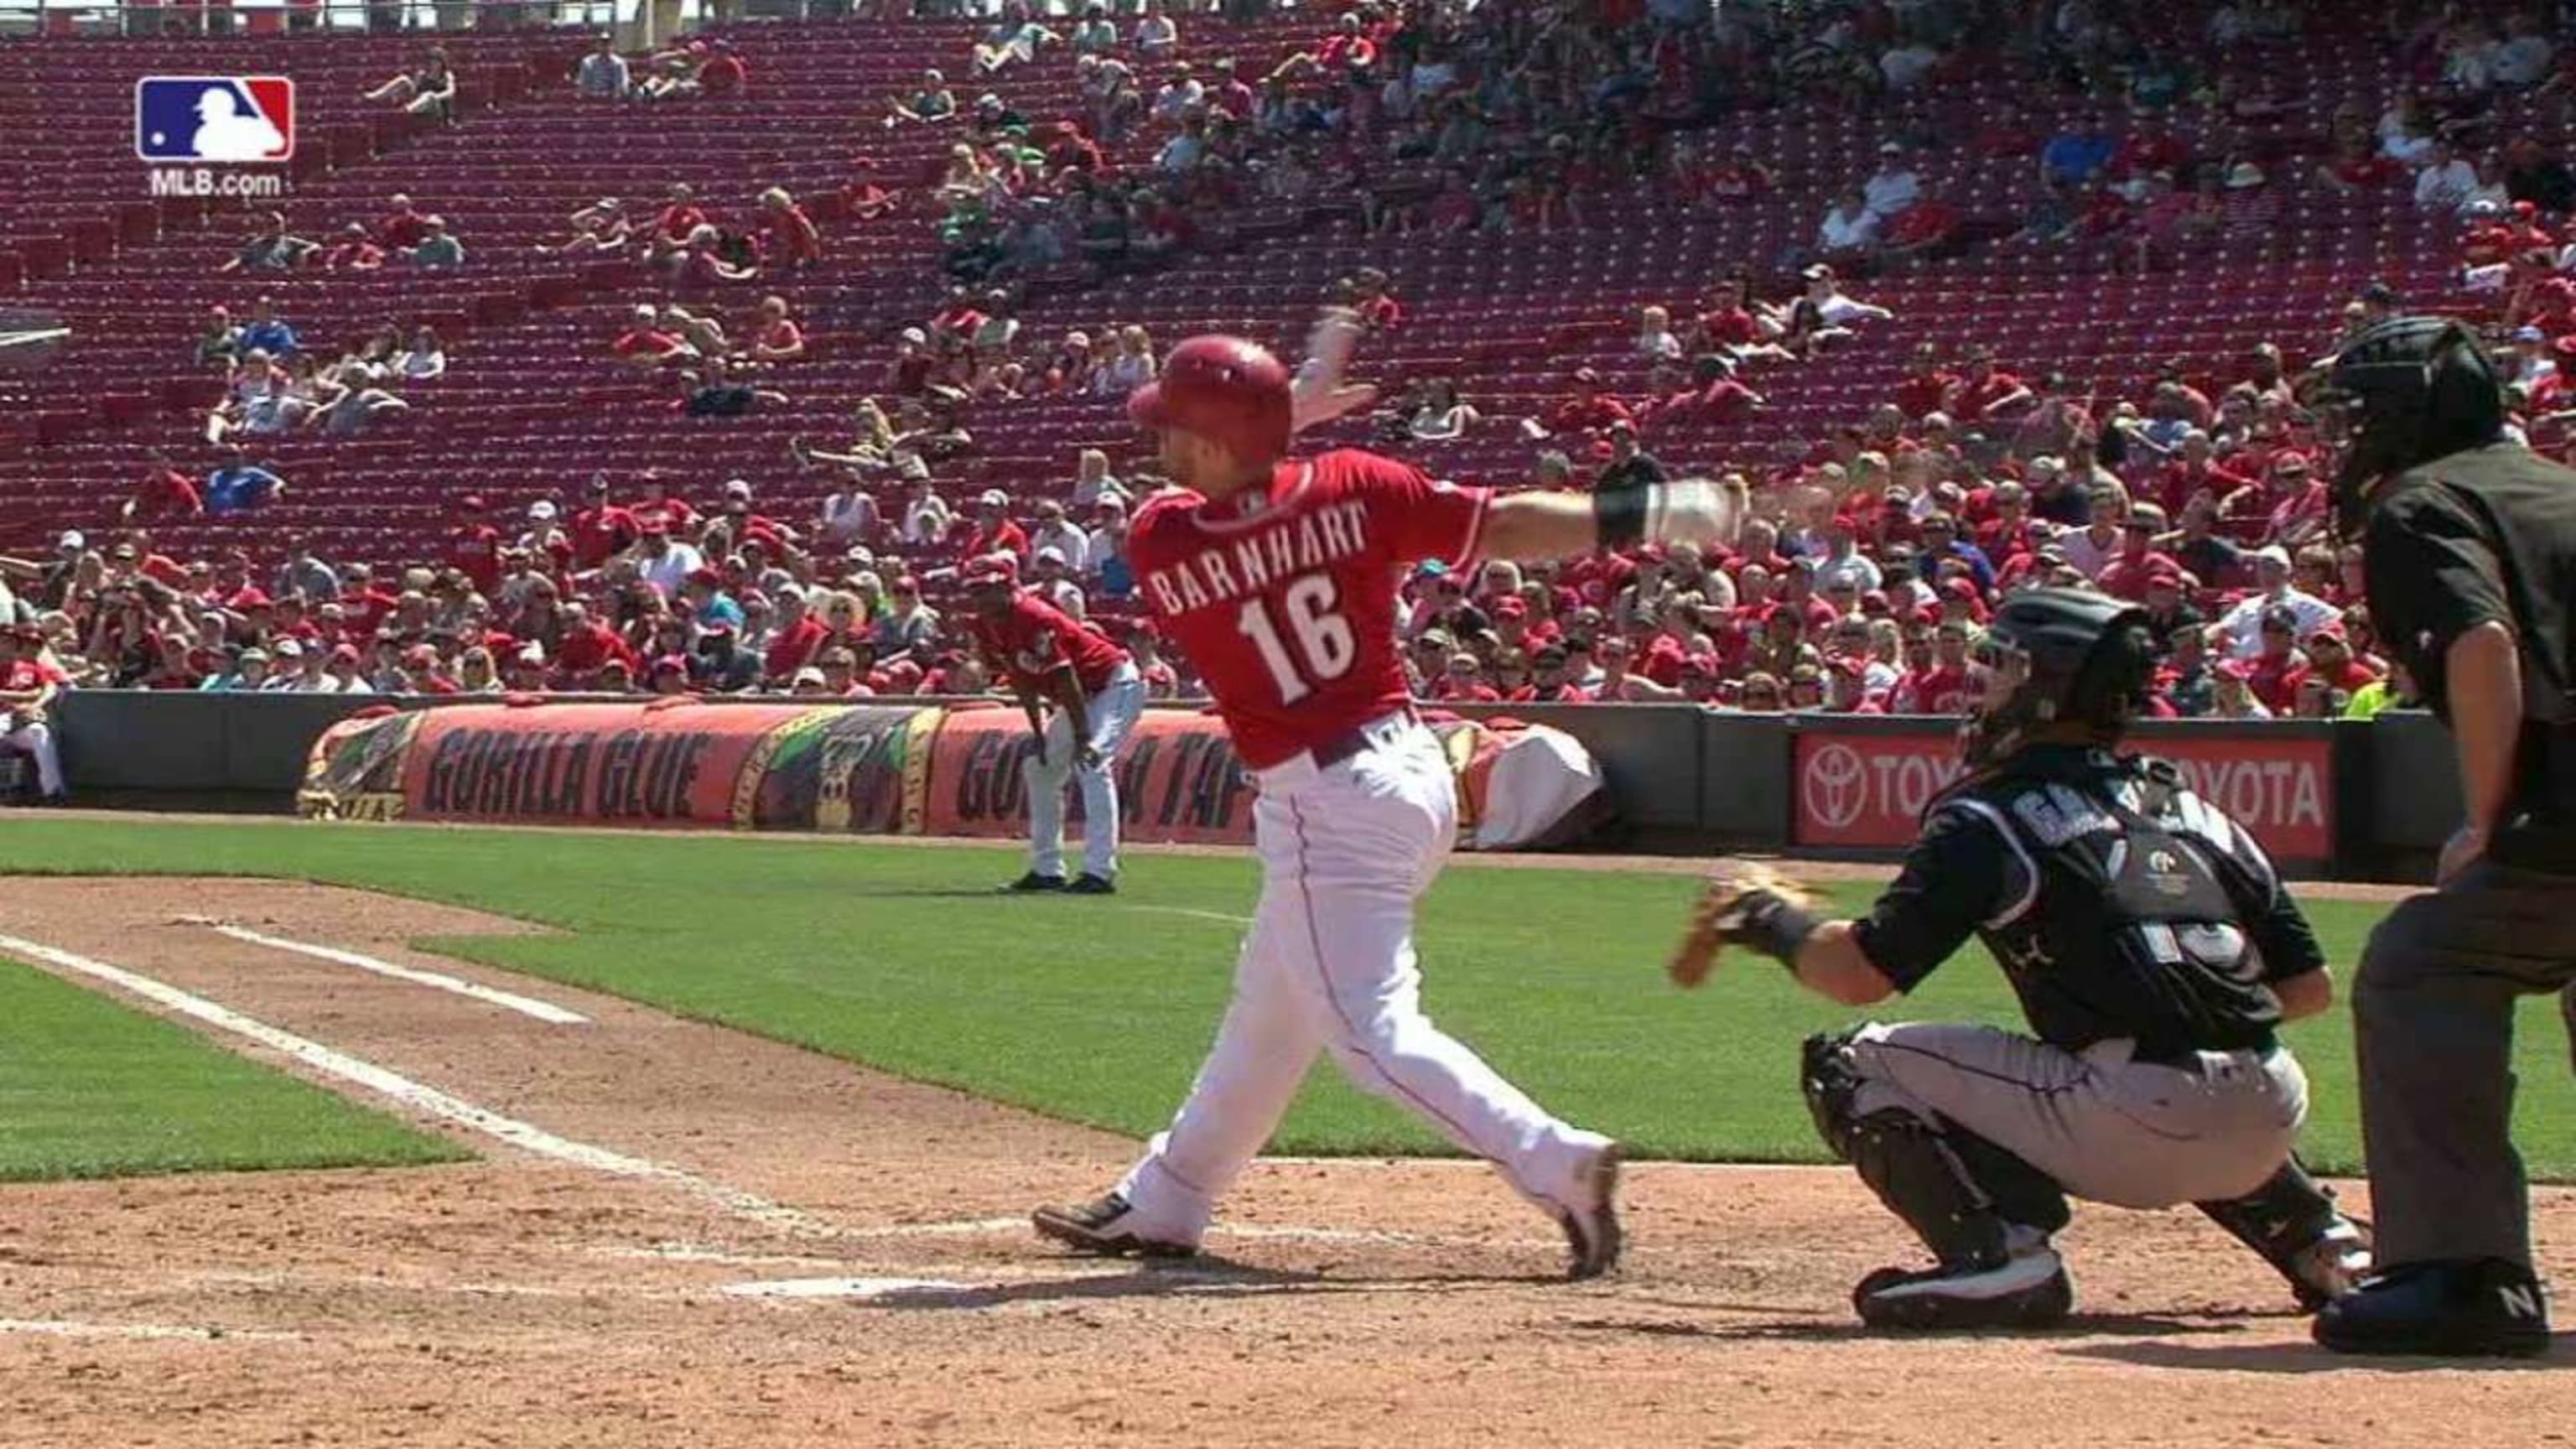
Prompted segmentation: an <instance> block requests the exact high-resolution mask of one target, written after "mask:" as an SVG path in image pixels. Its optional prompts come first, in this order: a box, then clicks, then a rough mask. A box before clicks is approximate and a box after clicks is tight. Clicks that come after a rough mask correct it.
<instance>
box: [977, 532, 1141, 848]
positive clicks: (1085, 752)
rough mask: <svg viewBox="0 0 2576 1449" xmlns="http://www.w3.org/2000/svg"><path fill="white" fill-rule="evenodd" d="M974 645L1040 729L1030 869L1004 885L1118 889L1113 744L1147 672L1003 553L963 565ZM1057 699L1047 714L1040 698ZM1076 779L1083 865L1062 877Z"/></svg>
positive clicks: (1129, 726) (1032, 772)
mask: <svg viewBox="0 0 2576 1449" xmlns="http://www.w3.org/2000/svg"><path fill="white" fill-rule="evenodd" d="M962 572H963V573H964V575H965V580H966V587H967V591H968V593H969V595H970V596H971V597H972V599H973V602H974V606H975V614H974V618H973V621H972V623H973V627H974V631H975V643H976V647H977V648H978V649H979V650H980V651H981V652H982V653H983V656H984V662H985V663H986V664H987V665H988V666H990V667H991V669H992V671H993V677H994V678H995V679H997V680H1000V681H1002V682H1004V683H1006V684H1007V685H1008V686H1009V687H1010V690H1011V692H1012V693H1013V694H1014V695H1016V696H1018V698H1019V701H1020V708H1021V709H1022V710H1024V711H1026V712H1027V714H1028V717H1029V732H1030V733H1031V734H1033V735H1035V736H1036V737H1037V749H1036V753H1035V754H1034V755H1032V756H1031V757H1030V760H1029V764H1028V768H1027V769H1026V770H1024V771H1023V772H1022V775H1021V778H1022V780H1023V782H1024V783H1025V784H1026V785H1027V788H1028V794H1029V869H1028V873H1027V874H1026V875H1023V876H1021V877H1020V878H1019V879H1018V880H1016V881H1013V882H1012V883H1011V884H1010V885H1009V886H1008V887H1007V889H1010V890H1014V891H1070V892H1071V893H1073V894H1075V895H1086V896H1105V895H1110V894H1112V893H1114V892H1115V891H1116V890H1117V889H1118V775H1117V770H1116V765H1117V759H1118V746H1119V745H1120V744H1121V743H1123V742H1124V741H1125V740H1126V738H1127V736H1128V735H1129V733H1131V732H1132V731H1134V729H1135V728H1136V716H1137V715H1138V714H1139V713H1140V712H1141V711H1143V709H1144V708H1145V681H1144V677H1143V676H1142V675H1140V674H1138V673H1137V672H1136V661H1135V660H1134V659H1132V658H1130V657H1129V656H1128V653H1127V651H1126V650H1124V649H1122V648H1120V647H1118V646H1117V645H1115V644H1112V643H1110V642H1109V641H1108V640H1106V639H1103V638H1101V637H1100V636H1099V635H1097V634H1094V633H1092V632H1091V631H1090V630H1088V629H1085V628H1084V627H1082V625H1080V624H1079V623H1076V622H1075V621H1074V619H1073V618H1072V616H1070V615H1068V614H1066V613H1065V612H1064V611H1063V610H1061V609H1058V608H1057V607H1056V606H1055V605H1053V604H1050V603H1048V602H1046V601H1045V600H1044V599H1041V598H1039V597H1038V596H1037V595H1035V594H1033V593H1031V592H1029V591H1028V590H1026V589H1024V588H1021V587H1020V570H1019V561H1018V560H1017V559H1015V558H1013V557H1012V556H1011V555H1010V554H1007V553H996V554H987V555H985V556H983V557H981V558H975V559H969V560H968V561H967V563H966V566H965V568H964V570H963V571H962ZM1049 704H1052V705H1054V706H1055V712H1054V715H1053V717H1052V718H1051V719H1050V718H1049V716H1048V714H1047V711H1046V708H1045V707H1046V706H1047V705H1049ZM1068 777H1071V778H1073V779H1075V780H1078V781H1079V782H1080V784H1081V788H1082V818H1083V825H1082V875H1081V877H1080V878H1079V879H1077V880H1075V881H1073V882H1072V883H1070V884H1067V883H1066V881H1065V878H1064V787H1065V781H1066V779H1067V778H1068Z"/></svg>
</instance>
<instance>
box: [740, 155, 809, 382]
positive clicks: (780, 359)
mask: <svg viewBox="0 0 2576 1449" xmlns="http://www.w3.org/2000/svg"><path fill="white" fill-rule="evenodd" d="M781 194H782V195H783V194H784V193H781ZM736 356H737V359H738V360H740V361H744V362H748V363H750V364H752V365H753V366H756V367H777V366H780V365H782V364H785V363H790V362H801V361H803V360H804V358H805V333H804V332H803V330H802V329H800V328H798V327H797V325H796V319H795V318H793V317H791V316H789V315H788V313H787V299H786V298H784V297H779V296H768V297H763V298H761V299H760V310H759V312H758V314H757V315H756V317H755V318H754V320H753V323H752V329H751V346H750V347H748V348H746V349H745V350H743V351H742V352H740V353H738V354H736Z"/></svg>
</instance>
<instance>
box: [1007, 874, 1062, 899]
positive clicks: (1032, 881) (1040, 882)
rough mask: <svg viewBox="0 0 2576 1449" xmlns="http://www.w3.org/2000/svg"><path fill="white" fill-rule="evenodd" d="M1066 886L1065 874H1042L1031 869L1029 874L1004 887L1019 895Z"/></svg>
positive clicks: (1056, 889) (1059, 888)
mask: <svg viewBox="0 0 2576 1449" xmlns="http://www.w3.org/2000/svg"><path fill="white" fill-rule="evenodd" d="M1064 888H1065V884H1064V877H1063V876H1060V875H1040V874H1038V873H1037V872H1036V871H1030V872H1029V873H1028V874H1027V875H1024V876H1021V877H1020V878H1019V879H1018V880H1015V881H1013V882H1011V883H1010V884H1009V885H1006V886H1004V887H1002V889H1003V890H1005V891H1010V892H1013V893H1016V894H1019V895H1034V894H1037V893H1038V892H1041V891H1060V890H1063V889H1064Z"/></svg>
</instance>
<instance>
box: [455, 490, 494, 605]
mask: <svg viewBox="0 0 2576 1449" xmlns="http://www.w3.org/2000/svg"><path fill="white" fill-rule="evenodd" d="M457 508H458V511H459V512H460V513H462V514H463V515H464V521H463V522H461V523H459V524H457V525H456V527H455V529H454V530H453V531H452V532H450V533H449V534H448V535H447V562H448V564H449V566H451V567H453V568H454V569H455V570H456V571H457V572H459V573H461V574H463V575H465V577H466V578H468V579H471V580H472V581H473V583H474V591H475V592H476V593H479V594H483V595H486V596H487V597H488V596H489V595H490V594H491V593H492V592H493V591H494V590H496V589H498V588H499V587H500V585H501V531H500V530H499V529H496V528H494V527H493V526H492V525H490V524H488V523H485V522H484V521H483V500H482V499H481V498H480V497H477V496H474V495H470V494H469V495H467V497H466V498H465V499H464V500H463V501H462V502H460V503H459V504H458V505H457Z"/></svg>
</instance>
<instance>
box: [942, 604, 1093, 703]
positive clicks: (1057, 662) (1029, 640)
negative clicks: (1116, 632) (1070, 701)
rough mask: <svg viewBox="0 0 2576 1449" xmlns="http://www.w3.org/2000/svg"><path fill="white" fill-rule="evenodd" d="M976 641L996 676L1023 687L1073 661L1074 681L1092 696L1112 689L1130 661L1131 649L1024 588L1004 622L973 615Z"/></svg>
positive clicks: (1031, 685)
mask: <svg viewBox="0 0 2576 1449" xmlns="http://www.w3.org/2000/svg"><path fill="white" fill-rule="evenodd" d="M973 627H974V630H975V643H976V645H977V646H978V647H979V648H981V649H982V650H983V651H984V662H985V663H986V664H988V665H991V666H992V669H993V673H994V674H995V675H996V676H998V677H999V678H1001V679H1004V680H1007V681H1009V682H1011V683H1012V684H1014V685H1017V686H1019V687H1021V688H1025V689H1031V690H1034V689H1036V688H1037V686H1038V682H1039V681H1040V680H1042V679H1044V678H1046V676H1048V675H1050V674H1053V673H1054V672H1055V671H1056V670H1058V669H1061V668H1063V667H1064V665H1065V664H1066V663H1068V662H1070V663H1071V664H1072V665H1073V677H1074V678H1076V679H1078V680H1080V681H1082V692H1083V694H1084V695H1085V696H1086V697H1088V696H1090V695H1094V694H1098V693H1099V692H1100V691H1101V690H1103V689H1106V688H1108V687H1109V676H1110V675H1111V674H1113V673H1115V672H1116V671H1117V669H1118V666H1119V665H1121V664H1124V663H1126V662H1127V651H1126V650H1125V649H1122V648H1120V647H1119V646H1117V645H1115V644H1112V643H1110V642H1109V641H1108V640H1106V639H1103V638H1101V637H1100V636H1099V635H1097V634H1094V633H1092V632H1091V631H1090V630H1088V629H1085V628H1084V627H1082V625H1080V624H1078V623H1076V622H1075V621H1074V619H1073V616H1072V615H1070V614H1067V613H1065V612H1064V611H1063V610H1062V609H1059V608H1057V607H1056V606H1055V605H1053V604H1050V603H1048V602H1047V601H1046V600H1044V599H1041V598H1039V597H1038V596H1037V595H1035V594H1033V593H1030V592H1029V591H1028V590H1026V589H1022V590H1020V591H1019V592H1018V593H1017V594H1015V595H1014V596H1013V597H1012V599H1011V611H1010V612H1009V613H1007V614H1004V615H1003V616H1002V617H1001V618H999V619H988V618H986V617H985V616H983V615H982V614H976V615H974V616H973Z"/></svg>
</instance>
